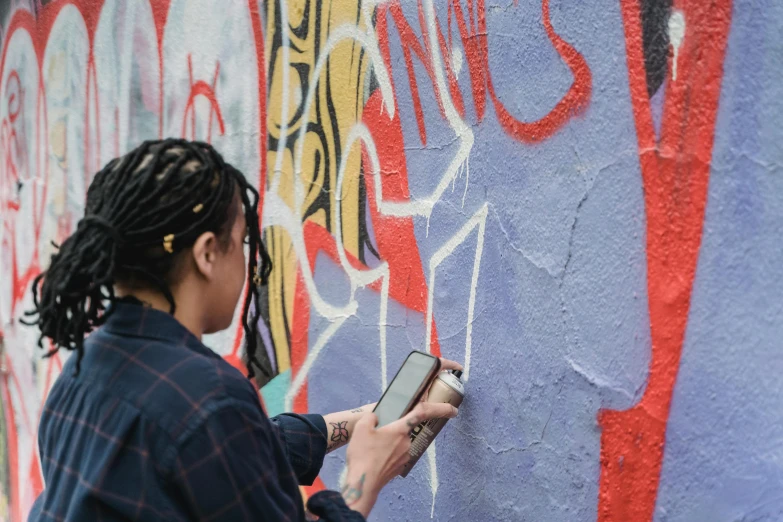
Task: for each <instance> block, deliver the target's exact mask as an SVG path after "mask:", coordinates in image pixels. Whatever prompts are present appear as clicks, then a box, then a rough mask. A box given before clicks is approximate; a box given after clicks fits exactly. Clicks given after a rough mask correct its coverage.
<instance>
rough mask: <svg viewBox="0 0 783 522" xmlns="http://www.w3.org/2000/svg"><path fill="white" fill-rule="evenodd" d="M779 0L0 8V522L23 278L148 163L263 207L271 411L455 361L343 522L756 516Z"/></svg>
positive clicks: (775, 286) (25, 477) (778, 396)
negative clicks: (226, 180)
mask: <svg viewBox="0 0 783 522" xmlns="http://www.w3.org/2000/svg"><path fill="white" fill-rule="evenodd" d="M778 4H780V2H775V1H774V0H715V1H714V2H712V3H710V4H707V3H706V2H696V1H692V0H596V1H594V2H568V1H564V0H531V1H523V2H512V1H510V0H509V1H495V0H480V1H467V0H442V1H436V0H416V1H414V0H411V1H407V0H403V1H400V0H393V1H387V2H371V1H364V2H361V1H359V0H339V1H338V0H334V1H326V2H305V1H304V0H301V1H300V0H280V1H268V2H267V1H256V0H128V1H120V0H100V1H94V0H56V1H40V0H35V1H26V0H5V1H3V0H0V45H1V46H2V47H0V56H2V58H0V227H1V228H0V271H2V277H0V334H2V335H1V336H0V339H2V341H1V342H2V347H3V351H2V356H0V367H1V368H2V376H1V377H2V378H1V379H0V384H1V385H2V386H1V388H0V391H1V392H2V408H1V409H0V416H2V418H0V428H2V431H0V522H2V521H5V520H9V521H14V522H16V521H21V520H23V519H24V517H25V515H26V513H27V511H28V509H29V507H30V505H31V504H32V501H33V499H34V498H35V496H36V495H37V494H38V492H40V490H41V489H42V488H43V487H44V486H45V485H44V484H43V482H42V478H41V474H40V464H39V462H38V457H37V452H36V442H35V437H36V431H37V419H38V416H39V415H40V411H41V408H42V405H43V401H44V400H45V397H46V393H47V391H48V389H49V388H50V387H51V385H52V383H53V381H54V379H55V378H56V377H57V375H58V373H59V371H60V369H61V367H62V361H63V360H64V359H65V358H66V357H67V356H68V354H65V353H61V354H58V355H57V356H55V357H53V358H51V359H46V360H43V359H41V352H40V351H38V350H37V349H36V348H35V341H36V339H37V336H36V333H35V332H34V331H32V330H30V329H29V328H26V327H23V326H22V325H21V324H20V323H19V321H18V320H19V318H21V317H22V315H23V312H24V311H25V310H26V309H28V308H29V307H30V296H29V286H30V283H31V281H32V278H33V277H34V276H35V275H36V274H37V273H38V272H39V271H40V270H41V268H42V267H43V263H45V260H46V259H47V258H48V256H49V254H50V252H51V241H55V242H60V241H62V239H63V238H64V237H67V235H68V234H69V233H70V232H71V231H72V230H73V229H74V228H75V225H76V223H77V222H78V219H79V217H80V215H81V213H82V212H83V204H84V195H85V190H86V187H87V185H88V183H89V180H90V179H91V176H92V175H93V173H94V172H96V171H97V170H98V169H99V168H100V167H101V166H102V165H103V164H105V163H106V162H107V161H108V160H109V159H111V158H113V157H115V156H117V155H119V154H121V153H123V152H125V151H127V150H128V149H130V148H132V147H133V146H135V145H136V144H137V143H138V142H140V141H141V140H143V139H147V138H157V137H159V136H184V137H187V138H198V139H203V140H207V141H211V142H212V143H213V144H215V145H216V147H217V148H218V149H219V150H221V152H223V154H224V155H225V156H226V157H227V159H228V160H229V161H230V162H231V163H232V164H234V165H236V166H238V167H239V168H241V169H242V170H243V171H244V172H245V174H246V175H247V176H248V177H249V178H250V179H252V180H253V182H254V184H255V185H256V186H257V187H259V189H261V192H262V193H263V204H262V210H261V213H262V216H261V217H262V224H263V226H264V238H265V242H266V244H267V246H268V248H269V251H270V253H271V255H272V258H273V261H274V264H275V269H274V271H273V274H272V278H271V281H270V285H269V287H268V291H267V292H266V294H265V295H264V298H263V301H262V302H261V303H259V306H260V307H261V309H262V312H263V314H262V315H263V321H262V324H261V325H260V326H261V335H262V340H263V343H264V345H265V346H266V351H265V355H266V357H263V358H262V359H263V360H262V364H263V365H264V366H265V369H266V370H267V371H268V372H269V373H270V374H271V375H272V376H273V377H272V378H271V379H263V380H260V381H259V382H258V383H257V384H258V385H259V388H260V391H261V395H262V397H263V399H264V402H265V406H266V408H267V411H268V412H269V413H270V414H275V413H278V412H281V411H284V410H295V411H312V412H321V413H327V412H329V411H336V410H342V409H350V408H353V407H355V406H357V405H359V404H364V403H367V402H373V401H375V400H377V399H378V397H379V396H380V394H381V392H382V390H383V389H384V388H385V386H386V385H387V384H388V381H389V379H391V378H392V377H393V376H394V373H395V372H396V370H397V368H398V367H399V365H400V364H401V362H402V361H403V360H404V358H405V356H406V355H407V354H408V353H409V352H410V351H411V350H425V351H429V352H431V353H434V354H438V355H443V356H445V357H448V358H451V359H456V360H459V361H463V362H464V364H465V366H466V372H465V376H466V378H467V382H466V389H467V397H466V399H465V402H464V403H463V406H462V408H461V411H460V415H459V417H458V418H457V419H455V420H453V421H451V422H450V423H449V424H448V425H447V427H446V428H445V429H444V431H443V432H442V434H441V435H440V436H439V438H438V440H437V442H436V444H435V445H434V446H433V448H432V449H431V450H430V453H429V455H428V458H427V459H422V461H421V462H419V463H418V465H417V466H416V467H415V468H414V470H413V471H412V473H411V474H410V475H409V476H408V477H407V478H406V479H404V480H403V479H400V480H397V481H394V482H392V483H391V484H390V485H389V486H388V487H387V488H386V489H385V490H384V491H383V493H382V494H381V497H380V499H379V501H378V503H377V505H376V508H375V510H374V512H373V515H372V516H371V520H378V521H385V520H411V521H421V520H428V519H434V520H443V521H446V520H481V521H485V520H487V521H488V520H531V521H572V520H574V521H582V520H601V521H612V522H625V521H633V522H636V521H640V522H641V521H648V520H656V521H691V520H710V521H713V520H714V521H723V520H725V521H735V520H779V519H783V498H782V497H781V496H780V492H779V489H780V488H779V484H780V483H781V481H783V409H781V407H780V404H781V403H782V402H781V401H782V400H783V385H782V384H781V381H780V378H779V375H780V374H781V373H782V372H783V358H782V357H781V351H780V348H779V347H780V340H781V339H783V326H782V325H783V320H781V319H783V310H781V304H780V295H781V294H782V293H783V288H781V287H780V286H781V284H783V283H781V281H783V277H781V266H783V263H782V262H783V259H781V258H782V257H783V251H782V250H781V249H780V247H779V245H778V243H779V242H778V241H777V238H778V236H779V232H780V230H781V229H783V203H781V202H783V199H781V197H780V194H781V193H783V187H782V186H780V184H781V182H780V179H781V178H780V174H781V165H783V147H781V145H780V143H781V142H782V141H783V140H782V139H783V133H782V132H781V130H780V125H779V122H780V121H783V101H781V100H783V82H781V78H780V76H781V74H783V68H781V67H780V64H781V63H782V60H783V43H781V39H780V38H779V35H780V34H781V32H782V31H783V4H780V5H778ZM242 341H243V339H242V330H241V328H239V325H238V324H235V325H234V326H232V328H231V329H229V330H228V331H226V332H223V333H221V334H218V335H215V336H213V337H211V338H210V339H209V340H208V344H209V345H210V346H211V347H213V348H214V349H215V350H216V351H217V352H218V353H220V354H221V355H223V356H224V357H226V359H227V360H228V361H230V362H231V363H232V364H233V365H234V366H236V367H237V368H239V369H240V370H245V369H246V368H245V366H244V362H243V357H242ZM344 465H345V462H344V452H342V453H340V452H338V453H336V454H333V455H330V456H329V457H328V458H327V460H326V463H325V465H324V468H323V470H322V473H321V475H320V477H319V479H318V481H317V482H316V485H315V486H314V487H312V488H305V490H304V493H305V495H308V494H312V493H313V492H314V491H316V490H318V489H321V488H339V483H340V477H341V474H342V473H343V471H344Z"/></svg>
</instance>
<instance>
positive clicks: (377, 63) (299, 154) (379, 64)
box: [294, 24, 394, 215]
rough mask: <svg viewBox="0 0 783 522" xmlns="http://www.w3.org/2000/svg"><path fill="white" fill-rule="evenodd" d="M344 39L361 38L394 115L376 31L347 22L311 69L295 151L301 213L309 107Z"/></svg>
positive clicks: (296, 198)
mask: <svg viewBox="0 0 783 522" xmlns="http://www.w3.org/2000/svg"><path fill="white" fill-rule="evenodd" d="M343 40H352V41H355V42H358V43H359V44H360V45H361V47H362V48H363V49H364V51H365V52H366V53H367V56H368V58H369V65H368V67H373V70H374V71H375V74H376V77H377V78H378V84H379V85H380V89H381V94H382V99H383V103H384V105H386V109H387V110H388V111H389V114H390V115H392V116H393V115H394V93H393V91H392V87H391V80H390V79H389V76H388V71H387V70H386V67H385V64H384V63H383V59H382V58H381V51H380V49H379V48H378V43H377V39H376V38H374V33H373V32H372V30H368V32H363V31H360V30H359V28H358V27H356V26H355V25H350V24H345V25H341V26H339V27H338V28H337V29H335V30H334V31H332V32H331V34H330V35H329V39H328V40H327V41H326V44H325V45H324V48H323V51H322V53H321V55H320V56H319V57H318V61H317V62H316V64H315V68H314V69H313V72H312V75H313V76H312V77H313V79H314V81H313V82H312V83H311V85H310V87H309V89H308V90H307V97H306V98H305V105H304V111H303V112H302V123H301V125H300V127H299V137H298V138H297V143H296V153H295V154H294V206H295V208H296V211H297V212H298V213H299V214H300V215H301V210H302V205H303V204H304V199H305V190H304V184H303V182H302V179H301V178H302V158H303V157H304V145H305V134H306V133H307V128H308V126H309V123H310V111H311V109H312V106H313V103H314V102H315V96H316V95H317V93H318V85H319V83H320V78H321V71H322V70H323V68H324V67H325V66H326V62H327V60H328V58H329V56H330V55H331V52H332V51H333V50H334V48H335V47H336V46H337V45H338V44H339V43H340V42H342V41H343Z"/></svg>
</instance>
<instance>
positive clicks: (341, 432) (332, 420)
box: [324, 403, 375, 453]
mask: <svg viewBox="0 0 783 522" xmlns="http://www.w3.org/2000/svg"><path fill="white" fill-rule="evenodd" d="M374 408H375V403H372V404H366V405H364V406H360V407H358V408H354V409H352V410H346V411H338V412H336V413H329V414H328V415H324V422H325V423H326V432H327V434H326V452H327V453H330V452H332V451H334V450H336V449H337V448H342V447H343V446H345V445H346V444H348V441H350V440H351V435H353V432H354V427H355V426H356V423H357V422H359V419H361V418H362V417H363V416H365V415H367V414H369V413H372V410H373V409H374Z"/></svg>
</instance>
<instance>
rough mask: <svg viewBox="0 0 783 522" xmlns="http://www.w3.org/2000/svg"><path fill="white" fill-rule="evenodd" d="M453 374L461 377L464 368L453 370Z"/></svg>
mask: <svg viewBox="0 0 783 522" xmlns="http://www.w3.org/2000/svg"><path fill="white" fill-rule="evenodd" d="M451 374H452V375H453V376H454V377H456V378H457V379H459V378H460V377H462V370H451Z"/></svg>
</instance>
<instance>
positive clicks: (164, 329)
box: [102, 299, 220, 357]
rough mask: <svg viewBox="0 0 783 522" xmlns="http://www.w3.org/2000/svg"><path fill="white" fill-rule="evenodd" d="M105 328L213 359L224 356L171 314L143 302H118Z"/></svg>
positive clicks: (126, 335)
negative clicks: (207, 345)
mask: <svg viewBox="0 0 783 522" xmlns="http://www.w3.org/2000/svg"><path fill="white" fill-rule="evenodd" d="M102 329H103V330H105V331H107V332H109V333H113V334H115V335H119V336H125V337H140V338H144V339H154V340H157V341H162V342H165V343H168V344H175V345H181V346H186V347H187V348H190V349H191V350H193V351H195V352H197V353H200V354H202V355H207V356H209V357H220V356H219V355H217V354H216V353H215V352H213V351H212V350H210V349H209V348H207V347H206V346H205V345H204V344H203V343H202V342H201V341H199V340H198V338H197V337H196V336H195V335H193V333H192V332H191V331H190V330H188V329H187V328H185V327H184V326H183V325H182V323H180V322H179V321H177V320H176V319H175V318H174V317H173V316H172V315H171V314H167V313H166V312H162V311H160V310H156V309H154V308H150V307H149V306H145V305H142V304H141V303H139V302H134V301H130V300H125V299H123V300H121V301H118V302H116V303H114V304H113V305H112V307H111V312H110V313H109V317H108V319H107V320H106V322H105V323H104V325H103V328H102Z"/></svg>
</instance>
